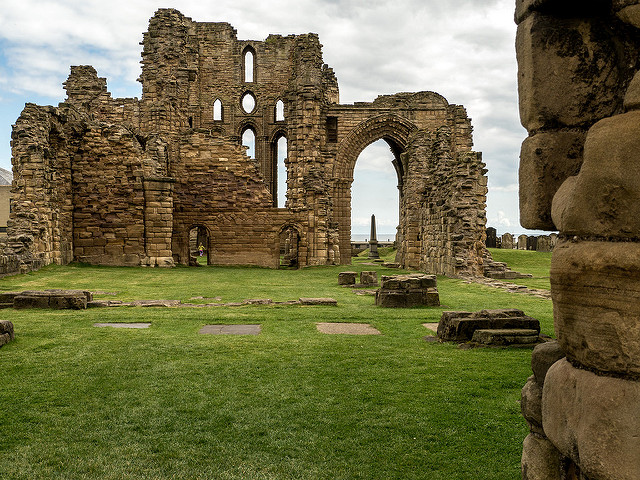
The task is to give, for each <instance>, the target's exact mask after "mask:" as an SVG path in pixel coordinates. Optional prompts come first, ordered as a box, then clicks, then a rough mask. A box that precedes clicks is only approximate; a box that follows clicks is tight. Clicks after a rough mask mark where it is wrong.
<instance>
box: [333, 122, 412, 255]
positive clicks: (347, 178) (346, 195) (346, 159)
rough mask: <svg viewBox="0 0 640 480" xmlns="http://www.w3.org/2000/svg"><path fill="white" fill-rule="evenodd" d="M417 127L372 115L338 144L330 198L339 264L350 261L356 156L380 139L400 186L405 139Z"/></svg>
mask: <svg viewBox="0 0 640 480" xmlns="http://www.w3.org/2000/svg"><path fill="white" fill-rule="evenodd" d="M417 129H418V127H417V126H416V125H414V124H413V123H412V122H411V121H409V120H407V119H406V118H403V117H401V116H399V115H396V114H393V113H386V114H381V115H376V116H372V117H370V118H368V119H367V120H365V121H363V122H361V123H360V124H358V125H357V126H356V127H355V128H353V129H352V130H351V131H350V132H349V133H348V134H347V135H346V136H345V137H344V139H343V140H342V141H341V142H340V143H339V145H338V149H337V153H336V161H335V164H334V168H333V178H334V179H340V181H339V182H336V185H335V190H334V195H333V198H334V199H335V203H334V205H335V207H334V208H335V210H334V214H335V216H336V218H338V219H339V222H338V236H339V243H340V263H343V264H344V263H351V184H352V182H353V171H354V169H355V166H356V161H357V160H358V156H359V155H360V153H362V151H363V150H364V149H365V148H366V147H367V146H368V145H370V144H371V143H373V142H375V141H376V140H380V139H383V140H385V141H386V142H387V143H388V144H389V147H390V148H391V150H392V151H393V154H394V157H395V159H394V161H393V164H394V167H395V170H396V173H397V175H398V185H399V186H400V185H402V183H403V181H404V175H405V172H404V171H403V167H402V164H401V162H400V154H401V153H403V152H404V151H405V150H406V148H407V146H408V142H409V137H410V135H411V133H413V132H414V131H416V130H417Z"/></svg>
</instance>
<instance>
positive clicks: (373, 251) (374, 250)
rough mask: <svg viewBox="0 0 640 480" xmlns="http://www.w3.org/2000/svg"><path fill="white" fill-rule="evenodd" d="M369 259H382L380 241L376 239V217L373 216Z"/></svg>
mask: <svg viewBox="0 0 640 480" xmlns="http://www.w3.org/2000/svg"><path fill="white" fill-rule="evenodd" d="M369 258H380V255H378V239H377V238H376V216H375V215H371V237H370V238H369Z"/></svg>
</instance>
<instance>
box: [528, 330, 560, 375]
mask: <svg viewBox="0 0 640 480" xmlns="http://www.w3.org/2000/svg"><path fill="white" fill-rule="evenodd" d="M561 358H564V351H563V350H562V348H561V347H560V345H559V344H558V341H557V340H552V341H550V342H544V343H541V344H539V345H536V347H535V348H534V349H533V352H532V353H531V370H533V375H534V377H535V379H536V382H538V384H539V385H540V386H543V385H544V377H545V376H546V375H547V370H549V367H551V365H553V364H554V363H556V362H557V361H558V360H560V359H561Z"/></svg>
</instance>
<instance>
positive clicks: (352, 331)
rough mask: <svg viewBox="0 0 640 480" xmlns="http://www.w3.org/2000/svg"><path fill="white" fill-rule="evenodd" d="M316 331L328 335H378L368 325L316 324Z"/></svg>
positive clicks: (378, 333) (377, 332)
mask: <svg viewBox="0 0 640 480" xmlns="http://www.w3.org/2000/svg"><path fill="white" fill-rule="evenodd" d="M316 327H317V328H318V331H320V332H322V333H326V334H329V335H338V334H345V335H380V331H379V330H377V329H376V328H373V327H372V326H371V325H369V324H368V323H322V322H321V323H316Z"/></svg>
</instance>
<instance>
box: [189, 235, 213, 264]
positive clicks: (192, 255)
mask: <svg viewBox="0 0 640 480" xmlns="http://www.w3.org/2000/svg"><path fill="white" fill-rule="evenodd" d="M209 246H210V245H209V232H208V230H207V227H205V226H203V225H195V226H193V227H191V228H190V229H189V265H190V266H192V267H197V266H202V265H211V255H210V251H209Z"/></svg>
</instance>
